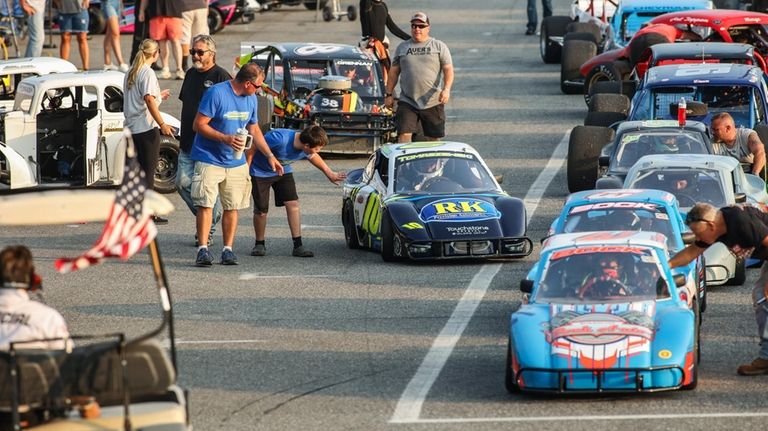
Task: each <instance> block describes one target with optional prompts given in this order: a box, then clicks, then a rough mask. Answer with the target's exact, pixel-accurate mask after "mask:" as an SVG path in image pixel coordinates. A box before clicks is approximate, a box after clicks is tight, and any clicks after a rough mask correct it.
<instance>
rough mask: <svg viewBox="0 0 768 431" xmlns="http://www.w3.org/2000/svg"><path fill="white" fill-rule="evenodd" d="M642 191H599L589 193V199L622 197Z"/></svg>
mask: <svg viewBox="0 0 768 431" xmlns="http://www.w3.org/2000/svg"><path fill="white" fill-rule="evenodd" d="M638 193H640V190H622V191H615V192H597V193H590V194H588V195H587V199H621V198H626V197H627V196H632V195H636V194H638Z"/></svg>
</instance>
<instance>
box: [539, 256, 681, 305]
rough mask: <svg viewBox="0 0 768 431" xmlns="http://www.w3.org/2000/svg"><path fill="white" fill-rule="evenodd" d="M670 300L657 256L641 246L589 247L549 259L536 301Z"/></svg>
mask: <svg viewBox="0 0 768 431" xmlns="http://www.w3.org/2000/svg"><path fill="white" fill-rule="evenodd" d="M668 297H669V285H668V284H667V279H666V274H665V272H664V270H663V267H662V266H661V263H660V261H659V258H658V256H657V254H656V253H655V252H654V251H653V250H652V249H650V248H647V247H639V246H624V245H621V246H587V247H577V248H568V249H561V250H556V251H554V252H552V253H551V254H549V256H547V262H546V266H545V267H544V272H543V274H542V277H541V281H540V282H539V287H538V289H537V290H536V296H535V301H536V302H568V303H572V302H587V303H604V302H630V301H647V300H654V299H662V298H668Z"/></svg>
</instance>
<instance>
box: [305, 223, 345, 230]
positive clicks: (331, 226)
mask: <svg viewBox="0 0 768 431" xmlns="http://www.w3.org/2000/svg"><path fill="white" fill-rule="evenodd" d="M301 228H302V229H343V228H344V226H342V225H340V224H338V225H337V224H303V225H301Z"/></svg>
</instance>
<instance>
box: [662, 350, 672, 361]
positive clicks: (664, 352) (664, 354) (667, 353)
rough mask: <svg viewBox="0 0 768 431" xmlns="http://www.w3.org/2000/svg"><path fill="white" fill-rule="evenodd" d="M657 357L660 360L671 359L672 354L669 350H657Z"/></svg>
mask: <svg viewBox="0 0 768 431" xmlns="http://www.w3.org/2000/svg"><path fill="white" fill-rule="evenodd" d="M659 357H660V358H661V359H669V358H671V357H672V352H670V351H669V350H667V349H664V350H659Z"/></svg>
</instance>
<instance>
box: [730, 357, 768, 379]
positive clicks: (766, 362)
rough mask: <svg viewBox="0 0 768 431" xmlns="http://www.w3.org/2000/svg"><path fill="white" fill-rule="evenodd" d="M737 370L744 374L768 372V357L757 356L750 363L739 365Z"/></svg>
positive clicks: (754, 374) (756, 374)
mask: <svg viewBox="0 0 768 431" xmlns="http://www.w3.org/2000/svg"><path fill="white" fill-rule="evenodd" d="M736 372H737V373H738V374H739V375H742V376H759V375H761V374H768V359H764V358H757V359H755V360H754V361H752V362H751V363H749V364H744V365H739V368H738V369H737V370H736Z"/></svg>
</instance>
